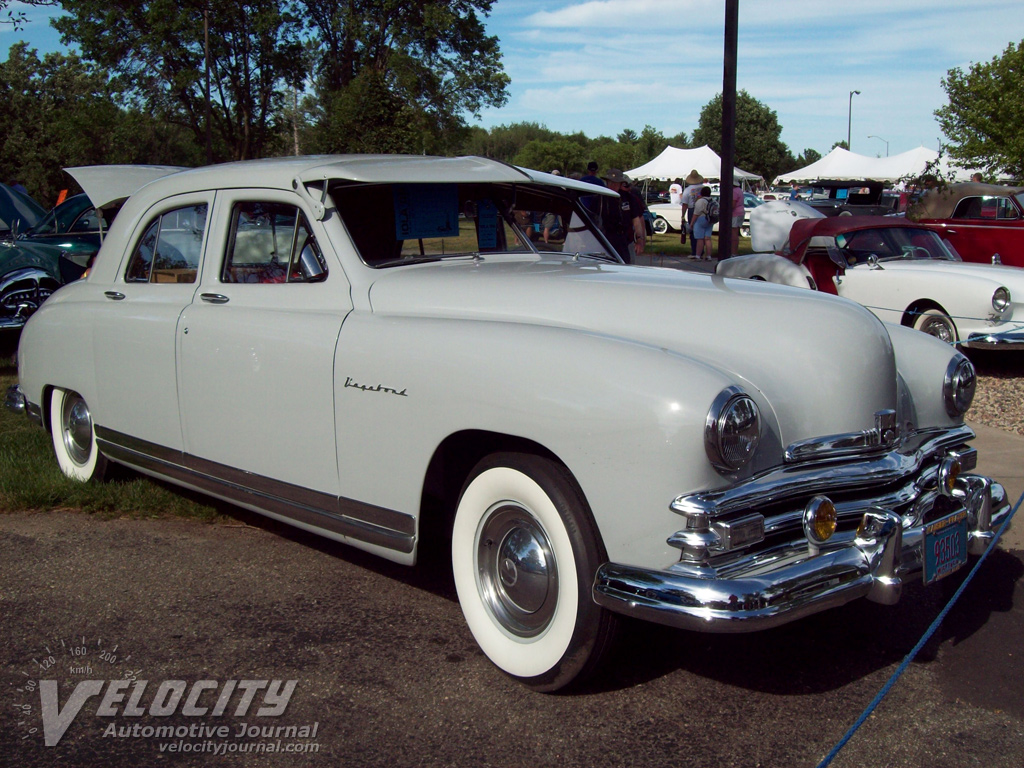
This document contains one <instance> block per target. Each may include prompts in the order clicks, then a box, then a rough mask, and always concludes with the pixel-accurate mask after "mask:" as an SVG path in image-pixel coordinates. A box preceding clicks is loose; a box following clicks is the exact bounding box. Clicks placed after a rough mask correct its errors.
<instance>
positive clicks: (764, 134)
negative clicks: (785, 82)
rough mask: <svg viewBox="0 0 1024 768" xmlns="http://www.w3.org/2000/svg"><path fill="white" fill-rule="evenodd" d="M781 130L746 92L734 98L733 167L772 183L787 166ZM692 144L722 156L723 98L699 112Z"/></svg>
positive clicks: (772, 114) (775, 119)
mask: <svg viewBox="0 0 1024 768" xmlns="http://www.w3.org/2000/svg"><path fill="white" fill-rule="evenodd" d="M781 136H782V126H780V125H779V118H778V116H777V115H776V114H775V110H773V109H769V108H768V107H767V106H765V105H764V104H762V103H761V102H760V101H758V100H757V99H755V98H754V97H753V96H751V95H750V94H749V93H747V92H746V91H740V92H739V93H738V94H737V96H736V165H737V166H738V167H740V168H742V169H743V170H745V171H750V172H752V173H757V174H759V175H761V176H764V177H765V178H766V179H773V178H775V176H777V175H778V174H779V173H780V170H781V168H783V166H784V165H785V163H786V160H787V157H788V155H789V149H788V148H787V147H786V145H785V144H783V143H782V140H781V139H780V137H781ZM693 144H694V145H695V146H698V147H699V146H702V145H704V144H707V145H708V146H709V147H711V148H712V149H713V150H715V151H716V152H718V153H719V154H721V152H722V94H718V95H717V96H715V97H714V98H713V99H712V100H711V101H709V102H708V103H707V104H706V105H704V108H703V109H702V110H701V111H700V118H699V120H698V124H697V130H695V131H694V132H693Z"/></svg>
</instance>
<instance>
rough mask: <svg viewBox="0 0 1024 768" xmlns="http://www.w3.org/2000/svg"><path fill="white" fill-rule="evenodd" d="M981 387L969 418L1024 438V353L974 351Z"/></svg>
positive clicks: (968, 414) (973, 355) (978, 389)
mask: <svg viewBox="0 0 1024 768" xmlns="http://www.w3.org/2000/svg"><path fill="white" fill-rule="evenodd" d="M970 358H971V360H972V361H973V362H974V365H975V367H976V368H977V370H978V388H977V390H976V391H975V394H974V404H973V405H972V406H971V410H970V411H968V412H967V418H968V419H970V420H971V421H976V422H979V423H981V424H984V425H985V426H988V427H995V428H996V429H1002V430H1004V431H1006V432H1015V433H1017V434H1018V435H1024V353H1020V352H998V353H997V352H988V353H980V352H973V351H972V352H971V353H970Z"/></svg>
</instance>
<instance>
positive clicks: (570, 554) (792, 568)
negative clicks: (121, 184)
mask: <svg viewBox="0 0 1024 768" xmlns="http://www.w3.org/2000/svg"><path fill="white" fill-rule="evenodd" d="M581 193H582V194H595V192H594V189H593V187H591V186H590V185H583V184H580V183H577V182H573V181H570V180H567V179H565V178H562V177H557V176H549V175H547V174H544V173H537V172H533V171H527V170H523V169H517V168H513V167H510V166H507V165H505V164H502V163H499V162H494V161H491V160H485V159H480V158H427V157H358V156H352V157H344V156H339V157H311V158H281V159H277V160H267V161H254V162H246V163H237V164H228V165H222V166H215V167H210V168H200V169H196V170H191V171H184V172H181V173H175V174H172V175H169V176H166V177H164V178H162V179H159V180H157V181H154V182H152V183H150V184H148V185H146V186H144V187H143V188H141V189H140V190H138V191H137V192H136V193H135V194H133V195H132V196H131V197H130V198H129V199H128V201H127V203H126V204H125V205H124V207H123V208H122V210H121V212H120V215H118V217H117V219H116V220H115V222H114V224H113V226H112V227H111V229H110V232H109V235H108V237H107V239H106V241H105V243H104V245H103V247H102V249H101V250H100V252H99V255H98V257H97V260H96V263H95V266H94V268H93V270H92V272H91V273H90V274H89V275H88V277H87V278H86V279H84V280H81V281H78V282H76V283H73V284H70V285H67V286H65V287H63V288H61V289H60V290H59V291H57V292H56V293H55V294H54V295H53V297H52V298H51V299H50V300H49V301H47V302H46V303H45V304H44V305H43V307H42V308H41V309H40V310H39V311H38V312H37V313H36V314H35V315H33V316H32V318H31V319H30V320H29V321H28V323H27V325H26V326H25V329H24V333H23V335H22V337H21V348H20V351H19V357H18V367H19V381H20V384H19V386H18V387H17V388H15V389H14V390H13V391H12V392H9V393H8V404H9V405H10V407H12V408H15V409H21V410H23V411H24V412H26V413H27V414H28V416H29V417H30V418H32V419H34V420H35V421H37V422H38V423H40V424H41V425H42V426H43V427H44V428H45V429H47V430H49V432H50V434H51V435H52V441H53V446H54V450H55V453H56V456H57V461H58V463H59V465H60V467H61V469H62V470H63V471H64V472H65V473H66V474H67V475H69V476H70V477H73V478H77V479H79V480H82V481H87V480H93V479H97V478H100V477H101V476H102V475H103V474H104V471H105V469H106V468H107V465H108V462H118V463H121V464H124V465H127V466H129V467H134V468H135V469H137V470H139V471H141V472H144V473H147V474H150V475H153V476H155V477H159V478H163V479H165V480H168V481H170V482H172V483H177V484H179V485H181V486H183V487H186V488H191V489H195V490H199V491H202V492H205V493H207V494H210V495H211V496H215V497H217V498H220V499H226V500H228V501H232V502H235V503H237V504H239V505H241V506H243V507H245V508H248V509H251V510H255V511H257V512H260V513H263V514H265V515H268V516H270V517H272V518H275V519H278V520H284V521H287V522H290V523H293V524H295V525H297V526H299V527H301V528H304V529H306V530H309V531H314V532H316V533H319V534H323V535H325V536H328V537H331V538H333V539H336V540H338V541H342V542H346V543H348V544H351V545H352V546H355V547H358V548H360V549H364V550H367V551H370V552H373V553H377V554H379V555H381V556H383V557H385V558H388V559H390V560H393V561H396V562H399V563H405V564H410V565H411V564H413V563H414V562H415V561H416V559H417V556H418V554H419V553H420V551H421V549H422V548H423V547H426V546H443V547H446V548H447V547H448V546H449V545H450V548H451V561H452V569H453V572H454V579H455V584H456V587H457V591H458V596H459V601H460V603H461V606H462V609H463V612H464V614H465V617H466V621H467V623H468V626H469V628H470V630H471V632H472V634H473V636H474V637H475V638H476V640H477V641H478V642H479V644H480V646H481V648H482V649H483V651H484V652H485V653H486V655H487V656H488V657H489V658H490V659H491V660H492V661H493V662H494V663H495V664H496V665H497V666H498V667H500V668H501V669H502V670H504V671H505V672H506V673H508V674H509V675H512V676H514V677H516V678H519V679H521V680H522V681H524V682H525V683H526V684H527V685H529V686H531V687H533V688H535V689H538V690H554V689H558V688H561V687H564V686H566V685H568V684H569V683H571V682H573V681H575V680H579V679H581V678H582V677H584V676H586V675H587V674H588V673H590V672H592V671H593V670H594V669H595V668H596V666H597V664H598V662H599V661H600V659H601V657H602V655H604V653H605V651H606V650H607V649H608V647H609V644H610V642H611V640H612V638H613V635H614V630H615V627H616V619H617V617H618V616H619V615H626V616H635V617H640V618H643V619H648V620H651V621H654V622H660V623H664V624H668V625H672V626H675V627H685V628H689V629H694V630H700V631H706V632H744V631H751V630H757V629H761V628H765V627H772V626H775V625H778V624H781V623H784V622H788V621H792V620H794V619H797V618H799V617H802V616H805V615H808V614H811V613H815V612H818V611H823V610H825V609H828V608H832V607H835V606H839V605H842V604H843V603H846V602H848V601H850V600H854V599H856V598H860V597H867V598H868V599H870V600H875V601H879V602H882V603H895V602H896V601H897V600H898V599H899V598H900V590H901V586H902V585H903V584H904V583H905V582H908V581H912V580H918V579H923V580H924V581H925V582H931V581H934V580H936V579H939V578H941V577H943V576H945V575H946V574H948V573H951V572H953V571H955V570H956V569H957V568H959V567H961V566H962V565H963V564H964V563H965V562H966V560H967V558H968V555H969V554H978V553H981V552H983V551H984V550H985V548H986V547H987V546H988V544H989V543H990V541H991V540H992V538H994V532H993V527H994V526H997V525H999V524H1000V523H1001V522H1002V521H1003V520H1004V519H1005V517H1006V516H1007V515H1008V514H1009V505H1008V503H1007V499H1006V494H1005V493H1004V491H1003V488H1002V487H1001V486H1000V485H998V484H997V483H995V482H993V481H992V480H990V479H988V478H986V477H983V476H979V475H977V474H973V473H972V472H971V470H972V469H973V468H974V467H975V464H976V458H977V457H976V453H975V450H974V449H972V448H971V447H970V445H969V443H970V440H971V439H972V437H973V433H972V432H971V430H970V429H969V428H968V427H967V426H965V425H964V422H963V414H964V412H965V411H966V410H967V409H968V407H969V406H970V404H971V399H972V396H973V392H974V385H975V376H974V370H973V368H972V366H971V363H970V362H969V361H968V360H967V359H966V358H964V357H963V356H962V355H960V354H959V353H958V352H956V350H954V349H952V348H951V347H950V346H949V345H946V344H942V343H940V342H938V341H936V340H935V339H932V338H930V337H927V336H925V335H923V334H920V333H914V332H913V331H910V330H908V329H905V328H900V327H899V326H885V325H883V324H882V323H881V322H879V321H878V319H877V318H875V317H874V316H873V315H871V314H870V313H869V312H867V311H866V310H864V309H863V308H862V307H860V306H858V305H856V304H853V303H852V302H839V301H835V300H833V299H831V298H830V297H825V296H819V295H816V294H814V293H811V292H809V291H799V290H794V289H792V288H788V287H784V286H774V285H764V284H759V283H756V282H749V281H737V280H723V279H722V278H712V277H710V276H707V275H696V274H687V273H682V272H678V271H674V270H665V269H656V268H645V267H629V266H626V265H623V264H621V263H619V261H618V259H616V258H613V257H610V256H609V254H611V253H613V251H612V250H611V248H610V246H609V245H608V243H607V242H605V240H604V239H603V237H602V236H601V235H600V234H599V233H598V232H597V231H595V230H594V229H593V226H592V224H591V223H590V222H589V220H588V219H587V216H586V214H585V213H584V211H583V209H582V208H581V207H580V205H579V203H578V200H577V196H578V195H579V194H581ZM551 215H553V216H556V217H558V219H559V220H560V222H561V223H562V224H563V225H564V227H563V231H564V233H565V235H564V240H557V239H555V238H551V239H549V240H547V241H545V240H544V239H543V238H542V236H541V233H539V232H538V231H537V229H536V228H534V227H533V226H532V223H533V222H537V221H543V220H544V219H545V218H546V217H547V216H551ZM553 231H554V230H553ZM811 316H814V317H815V318H816V322H814V323H809V322H807V318H808V317H811ZM836 338H842V339H844V341H845V343H844V344H843V345H836V343H835V340H836ZM339 609H340V608H339ZM381 610H382V611H384V610H392V607H385V606H382V607H381Z"/></svg>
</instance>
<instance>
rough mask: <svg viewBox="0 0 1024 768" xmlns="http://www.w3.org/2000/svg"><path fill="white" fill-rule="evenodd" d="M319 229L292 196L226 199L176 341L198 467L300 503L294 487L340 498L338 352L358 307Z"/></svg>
mask: <svg viewBox="0 0 1024 768" xmlns="http://www.w3.org/2000/svg"><path fill="white" fill-rule="evenodd" d="M314 223H315V224H316V225H319V222H315V219H314V218H313V217H312V216H310V215H309V213H308V212H307V211H306V210H305V209H304V208H303V206H302V203H301V201H300V200H299V198H298V196H296V195H294V194H293V193H290V192H287V191H275V190H255V189H253V190H229V191H221V192H219V193H218V199H217V209H216V212H215V214H214V222H213V225H212V230H213V231H214V232H215V233H216V234H215V235H214V236H212V237H211V245H210V247H209V249H208V252H209V257H208V259H207V262H206V264H205V267H204V270H203V275H202V283H201V285H200V288H199V290H198V292H197V294H196V297H195V301H194V302H193V303H192V304H191V305H190V306H189V307H188V308H187V309H186V310H185V312H184V313H183V315H182V322H181V328H180V333H179V335H178V359H179V367H178V380H179V389H180V391H181V393H182V394H181V397H182V430H183V433H184V436H185V444H186V450H187V453H188V457H187V460H188V461H189V462H190V463H191V465H192V468H193V469H196V470H198V471H203V472H207V473H209V474H212V475H215V476H221V477H222V478H227V479H229V480H234V481H235V482H237V483H238V484H240V485H244V486H246V487H256V486H259V487H261V488H264V489H266V490H267V492H268V493H271V494H273V495H277V496H291V497H292V500H293V501H299V502H300V503H306V502H304V501H302V498H297V497H295V496H294V495H293V493H292V491H293V490H294V489H291V490H290V489H289V487H290V486H299V487H300V488H301V489H312V490H314V491H318V492H322V493H324V494H331V495H332V496H336V495H337V494H338V469H337V448H336V442H335V423H334V415H333V414H334V354H335V348H336V346H337V342H338V335H339V332H340V330H341V325H342V322H343V321H344V319H345V316H346V315H347V313H348V312H349V311H350V310H351V308H352V303H351V298H350V289H349V284H348V282H347V280H346V278H345V275H344V273H343V272H342V270H341V268H340V265H339V264H338V262H337V259H336V256H335V255H334V253H333V251H331V250H330V248H329V243H328V242H327V239H326V236H325V235H324V234H323V232H322V228H319V226H317V228H314V226H313V225H314ZM268 480H272V481H275V482H274V483H273V484H268V482H267V481H268ZM299 497H301V493H299ZM310 504H311V505H312V506H317V502H316V500H314V501H313V502H310Z"/></svg>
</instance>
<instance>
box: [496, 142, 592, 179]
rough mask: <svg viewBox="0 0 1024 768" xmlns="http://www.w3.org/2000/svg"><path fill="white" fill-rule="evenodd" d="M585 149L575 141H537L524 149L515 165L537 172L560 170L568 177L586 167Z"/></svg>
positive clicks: (517, 156) (516, 157) (516, 159)
mask: <svg viewBox="0 0 1024 768" xmlns="http://www.w3.org/2000/svg"><path fill="white" fill-rule="evenodd" d="M585 157H586V156H585V155H584V153H583V148H582V147H580V145H579V144H577V143H576V142H574V141H569V140H568V139H564V138H561V137H559V138H555V139H548V140H545V141H542V140H540V139H535V140H533V141H531V142H530V143H529V144H527V145H526V146H525V147H523V148H522V149H521V150H520V151H519V153H518V154H517V155H516V156H515V160H514V162H515V164H516V165H521V166H523V167H524V168H533V169H534V170H537V171H551V170H556V169H557V170H559V171H561V172H562V174H563V175H568V174H569V173H571V172H572V171H574V170H577V169H579V168H582V167H583V166H584V165H586V162H587V161H586V159H585Z"/></svg>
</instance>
